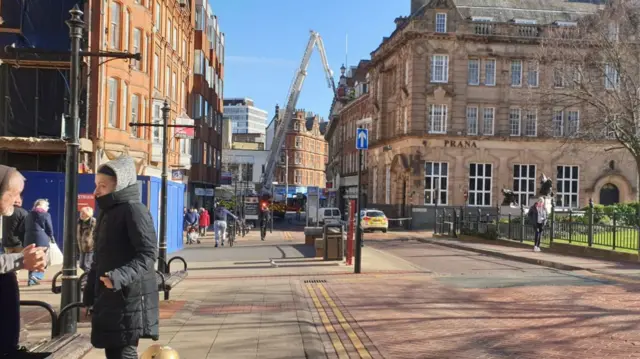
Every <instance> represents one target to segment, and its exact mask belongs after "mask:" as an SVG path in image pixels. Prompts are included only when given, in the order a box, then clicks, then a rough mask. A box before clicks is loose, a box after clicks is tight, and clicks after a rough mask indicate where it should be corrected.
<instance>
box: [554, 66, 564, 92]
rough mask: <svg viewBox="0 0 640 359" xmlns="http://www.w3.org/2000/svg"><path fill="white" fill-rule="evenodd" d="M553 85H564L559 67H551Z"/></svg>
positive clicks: (560, 86)
mask: <svg viewBox="0 0 640 359" xmlns="http://www.w3.org/2000/svg"><path fill="white" fill-rule="evenodd" d="M553 87H556V88H562V87H564V73H563V71H562V69H560V68H555V69H553Z"/></svg>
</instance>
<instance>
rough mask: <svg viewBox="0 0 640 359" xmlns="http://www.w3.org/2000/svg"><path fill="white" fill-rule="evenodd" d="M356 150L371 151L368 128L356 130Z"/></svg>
mask: <svg viewBox="0 0 640 359" xmlns="http://www.w3.org/2000/svg"><path fill="white" fill-rule="evenodd" d="M356 149H357V150H368V149H369V130H367V129H366V128H358V129H356Z"/></svg>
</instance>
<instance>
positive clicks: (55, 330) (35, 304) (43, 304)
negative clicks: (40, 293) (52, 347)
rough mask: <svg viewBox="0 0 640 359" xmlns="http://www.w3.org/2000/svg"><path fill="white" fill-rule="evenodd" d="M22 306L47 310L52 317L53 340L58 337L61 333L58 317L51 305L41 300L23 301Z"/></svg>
mask: <svg viewBox="0 0 640 359" xmlns="http://www.w3.org/2000/svg"><path fill="white" fill-rule="evenodd" d="M20 306H25V307H40V308H44V309H46V310H47V312H49V316H51V339H53V338H55V337H56V336H58V334H59V333H60V330H59V326H58V315H57V314H56V310H55V309H53V307H52V306H51V304H49V303H46V302H43V301H40V300H21V301H20Z"/></svg>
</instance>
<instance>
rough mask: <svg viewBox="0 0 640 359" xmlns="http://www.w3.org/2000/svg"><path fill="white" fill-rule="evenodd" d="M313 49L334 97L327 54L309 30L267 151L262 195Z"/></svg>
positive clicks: (333, 86)
mask: <svg viewBox="0 0 640 359" xmlns="http://www.w3.org/2000/svg"><path fill="white" fill-rule="evenodd" d="M314 47H315V48H317V49H318V52H319V53H320V58H321V60H322V65H323V66H324V72H325V75H326V77H327V84H328V86H329V88H331V90H332V91H333V95H334V96H335V95H336V84H335V82H334V80H333V71H331V68H330V67H329V62H328V61H327V54H326V52H325V50H324V43H323V42H322V37H320V34H318V33H317V32H315V31H313V30H311V35H310V37H309V42H308V43H307V47H306V49H305V51H304V55H303V56H302V62H301V63H300V68H299V69H298V70H297V71H296V74H295V76H294V78H293V82H292V83H291V86H290V87H289V92H288V94H287V106H286V107H285V109H284V115H283V116H282V121H281V123H279V124H278V126H277V128H276V129H275V133H274V136H273V141H272V142H271V149H270V151H269V156H268V157H267V163H266V165H265V169H264V172H263V173H262V183H261V184H262V192H263V194H268V193H270V191H271V186H272V183H273V182H272V181H273V176H274V173H275V168H276V163H277V162H278V161H277V159H278V158H280V151H281V150H282V145H283V144H284V140H285V138H286V132H287V129H288V128H289V124H290V123H291V119H292V118H293V116H294V112H295V109H296V104H297V103H298V97H299V96H300V91H301V90H302V84H303V83H304V79H305V78H306V76H307V67H308V65H309V59H311V53H312V52H313V48H314Z"/></svg>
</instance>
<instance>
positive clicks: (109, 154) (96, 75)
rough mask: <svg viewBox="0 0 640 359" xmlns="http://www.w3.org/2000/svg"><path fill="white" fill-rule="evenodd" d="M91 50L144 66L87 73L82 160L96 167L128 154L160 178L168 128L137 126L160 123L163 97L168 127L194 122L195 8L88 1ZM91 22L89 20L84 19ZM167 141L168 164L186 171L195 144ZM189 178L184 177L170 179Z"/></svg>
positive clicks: (170, 0)
mask: <svg viewBox="0 0 640 359" xmlns="http://www.w3.org/2000/svg"><path fill="white" fill-rule="evenodd" d="M88 14H90V16H91V19H90V23H91V31H90V33H89V51H123V52H130V53H138V52H139V53H140V54H141V56H142V59H141V60H140V61H135V60H131V61H127V60H112V61H108V62H101V61H102V60H101V59H100V58H96V57H92V58H90V60H89V68H90V69H91V71H92V74H91V76H90V80H89V100H88V105H89V114H88V115H89V116H88V119H89V137H90V139H91V140H92V141H93V150H92V153H86V154H85V155H84V156H83V158H82V161H84V162H85V163H86V164H87V166H88V167H90V168H93V170H96V169H97V167H98V166H100V165H101V164H102V163H104V162H106V161H108V160H111V159H113V158H116V157H118V156H120V155H123V154H128V155H129V156H131V157H133V158H134V160H135V162H136V165H137V167H138V173H139V174H141V175H149V176H157V177H159V176H160V174H161V167H162V139H163V135H164V134H163V131H162V129H161V128H160V127H140V126H132V125H131V124H132V123H134V124H135V123H141V124H148V123H154V124H160V123H162V107H163V103H164V102H165V100H166V101H167V103H168V104H169V106H170V109H171V111H170V114H169V120H170V124H176V123H178V122H180V123H183V124H190V123H192V122H190V118H189V116H188V114H187V109H188V98H189V96H190V93H191V89H192V87H193V74H192V73H193V72H192V67H193V39H194V19H195V16H194V15H195V8H194V7H192V6H190V3H189V2H186V1H181V0H111V1H93V2H91V12H89V13H88ZM87 20H88V22H89V19H87ZM176 131H179V130H178V129H176V128H171V129H170V133H168V134H167V136H168V154H167V158H168V165H169V168H170V169H171V170H172V171H173V170H180V171H181V172H182V171H186V170H188V169H189V167H190V164H191V153H190V142H191V140H190V139H181V138H179V137H180V136H176ZM172 178H173V179H174V180H178V181H181V182H182V181H184V180H185V179H184V178H183V176H182V175H180V176H172Z"/></svg>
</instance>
